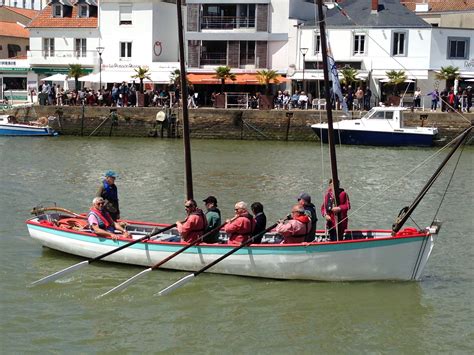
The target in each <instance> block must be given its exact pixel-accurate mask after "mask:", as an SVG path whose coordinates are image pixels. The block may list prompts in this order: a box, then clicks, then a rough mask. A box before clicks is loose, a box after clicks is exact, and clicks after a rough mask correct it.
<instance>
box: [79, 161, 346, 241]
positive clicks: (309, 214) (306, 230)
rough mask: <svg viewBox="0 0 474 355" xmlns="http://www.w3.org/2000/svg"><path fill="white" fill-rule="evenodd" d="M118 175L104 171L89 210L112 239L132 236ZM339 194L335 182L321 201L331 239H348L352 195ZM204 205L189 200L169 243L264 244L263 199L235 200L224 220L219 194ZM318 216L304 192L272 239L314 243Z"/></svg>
mask: <svg viewBox="0 0 474 355" xmlns="http://www.w3.org/2000/svg"><path fill="white" fill-rule="evenodd" d="M117 177H118V175H117V174H116V173H115V172H114V171H111V170H109V171H107V172H106V173H105V175H104V179H103V181H102V183H101V185H100V187H99V189H98V191H97V194H96V197H94V199H93V201H92V206H91V208H90V211H89V214H88V223H89V226H90V228H91V229H92V230H93V231H94V232H95V233H96V234H97V235H98V236H101V237H110V238H112V239H117V238H118V237H119V236H120V235H122V236H125V237H129V233H128V232H127V230H126V226H125V225H124V224H123V223H121V222H120V221H119V219H120V208H119V199H118V190H117V186H116V185H115V180H116V178H117ZM338 197H339V198H338V201H339V204H338V205H336V203H335V201H336V199H335V198H334V185H333V183H332V181H331V180H330V181H329V185H328V189H327V191H326V193H325V196H324V200H323V203H322V205H321V215H322V216H323V218H324V219H325V224H326V225H325V229H326V233H325V235H326V236H327V240H330V241H338V240H343V239H344V237H345V235H344V233H345V230H346V229H347V227H348V217H347V213H348V210H349V209H350V208H351V206H350V202H349V196H348V195H347V193H346V192H345V191H344V189H340V191H339V196H338ZM203 203H204V207H205V211H204V209H201V208H199V207H198V204H197V202H196V201H195V200H193V199H189V200H187V201H185V203H184V208H185V211H186V216H185V219H184V220H183V221H177V222H176V228H177V231H178V233H179V237H173V239H172V240H170V241H182V242H185V243H196V242H200V241H201V240H202V241H203V242H204V243H209V244H212V243H221V242H226V243H228V244H233V245H242V244H244V243H249V242H251V243H253V244H259V243H262V242H263V237H264V234H265V232H268V231H269V229H267V226H266V224H267V218H266V216H265V212H264V207H263V205H262V203H260V202H254V203H252V204H251V205H250V207H249V206H248V205H247V203H245V202H244V201H239V202H237V203H235V205H234V216H233V217H232V218H229V219H226V220H225V221H224V222H223V219H222V215H221V211H220V210H219V208H218V206H217V198H216V197H215V196H208V197H206V198H205V199H204V200H203ZM317 220H318V218H317V213H316V207H315V205H314V204H313V203H312V202H311V196H310V195H309V194H307V193H302V194H300V195H299V196H298V198H297V203H296V204H295V205H294V206H292V208H291V213H290V214H289V215H288V216H287V217H286V218H284V219H282V220H279V221H278V223H277V224H276V227H275V228H274V230H273V231H274V232H275V233H276V237H275V238H274V239H273V240H272V241H271V242H273V243H282V244H294V243H304V242H306V243H311V242H313V241H315V240H316V223H317ZM221 230H223V231H224V232H225V233H226V235H227V239H225V240H222V239H221V236H220V231H221ZM267 242H269V241H267Z"/></svg>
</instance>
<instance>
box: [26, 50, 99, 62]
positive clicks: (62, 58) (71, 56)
mask: <svg viewBox="0 0 474 355" xmlns="http://www.w3.org/2000/svg"><path fill="white" fill-rule="evenodd" d="M27 56H28V61H29V62H30V63H31V64H42V65H43V64H82V65H96V64H97V65H98V63H99V55H98V54H97V51H76V50H56V49H55V50H29V51H28V53H27Z"/></svg>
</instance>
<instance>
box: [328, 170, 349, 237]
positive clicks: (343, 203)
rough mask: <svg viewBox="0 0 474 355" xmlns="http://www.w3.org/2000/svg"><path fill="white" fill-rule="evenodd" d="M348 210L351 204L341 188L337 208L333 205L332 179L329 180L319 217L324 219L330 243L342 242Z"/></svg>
mask: <svg viewBox="0 0 474 355" xmlns="http://www.w3.org/2000/svg"><path fill="white" fill-rule="evenodd" d="M350 208H351V202H350V201H349V195H348V194H347V193H346V192H345V191H344V189H342V188H339V206H336V205H335V200H334V184H333V183H332V179H329V186H328V189H327V191H326V194H325V195H324V202H323V204H322V206H321V215H322V216H323V217H324V218H325V219H326V228H327V230H328V232H329V238H330V239H331V241H337V240H343V238H344V231H345V230H346V229H347V227H348V225H349V220H348V218H347V211H349V210H350ZM336 217H337V221H336ZM336 224H337V226H336Z"/></svg>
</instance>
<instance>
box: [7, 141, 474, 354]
mask: <svg viewBox="0 0 474 355" xmlns="http://www.w3.org/2000/svg"><path fill="white" fill-rule="evenodd" d="M192 149H193V150H192V157H193V174H194V189H195V191H194V194H195V197H196V199H197V200H202V198H204V197H206V196H207V195H209V194H214V195H216V196H217V197H218V200H219V207H220V208H221V210H222V212H223V215H224V217H228V216H231V215H232V214H233V205H234V203H235V202H236V201H239V200H244V201H247V202H249V203H251V202H253V201H261V202H262V203H263V204H264V205H265V210H266V213H267V216H268V220H269V223H271V222H273V221H275V220H277V219H279V218H281V217H282V216H285V215H286V214H287V213H288V211H289V209H290V206H291V205H292V204H293V203H295V201H296V199H295V197H296V196H297V195H298V194H299V193H300V192H302V191H306V192H308V193H310V194H311V195H312V196H313V200H314V202H315V204H316V205H317V206H319V204H320V202H321V199H322V194H323V191H324V188H325V186H326V181H327V178H328V176H329V173H330V170H329V166H328V160H327V158H326V157H324V159H323V158H322V156H323V154H321V151H320V150H319V146H318V145H317V144H310V143H282V142H247V141H207V140H202V141H193V142H192ZM326 149H327V147H326V146H324V150H326ZM182 151H183V148H182V143H181V142H180V141H175V140H160V139H124V138H118V139H103V138H100V139H99V138H95V139H81V138H71V137H57V138H54V139H42V138H39V139H21V138H20V139H13V138H5V139H3V137H2V139H0V161H1V162H2V169H0V190H1V191H2V202H1V204H0V256H1V260H2V268H1V269H0V275H1V277H2V280H1V282H2V292H0V304H1V305H2V307H1V316H0V319H1V320H0V343H1V344H2V347H3V348H2V349H4V352H6V353H18V352H20V353H23V352H33V351H35V352H38V350H39V351H41V352H45V351H46V352H57V353H64V352H78V353H95V352H114V351H117V352H126V353H131V352H137V353H144V352H159V351H162V352H173V353H190V352H195V353H196V352H203V353H223V352H226V353H229V352H232V353H255V352H257V353H289V352H291V353H295V352H301V353H315V352H327V353H335V352H345V353H349V352H355V353H360V352H364V353H365V352H396V353H424V352H438V353H439V352H453V350H454V352H459V351H461V352H462V351H468V350H469V349H471V350H472V348H473V347H474V341H473V337H472V336H470V334H471V335H472V333H473V324H472V318H473V316H474V314H473V309H474V305H473V301H472V300H473V297H471V295H472V284H473V279H474V276H473V273H472V267H471V265H472V258H473V256H474V253H473V247H472V242H471V240H470V239H469V238H468V237H469V236H470V235H471V234H472V230H473V227H474V225H473V220H474V218H472V217H474V216H473V215H472V211H473V210H474V209H473V207H474V206H473V200H474V199H473V186H472V185H473V184H472V181H473V180H474V179H473V176H474V175H473V168H474V164H473V159H474V150H473V149H472V148H468V149H467V150H466V151H465V153H464V155H463V157H462V159H461V163H460V166H461V169H460V170H458V171H457V172H456V174H455V176H454V179H453V183H452V186H451V187H450V189H449V190H448V192H447V194H446V200H445V204H444V205H443V206H442V208H441V210H440V212H439V217H441V218H442V219H443V221H444V225H443V228H442V231H441V234H440V236H439V237H438V238H437V240H436V245H435V248H434V250H433V256H432V258H431V259H430V261H429V263H428V266H427V268H426V271H425V276H424V278H423V280H422V281H421V282H417V283H412V282H406V283H397V282H358V283H343V282H341V283H320V282H300V281H276V280H261V279H252V278H244V277H232V276H221V275H207V274H205V275H201V276H199V277H198V278H196V279H195V280H194V281H193V282H191V283H190V284H188V285H186V286H183V287H182V288H181V289H179V290H177V291H176V292H174V293H172V294H170V295H168V296H165V297H157V296H154V294H155V293H156V292H158V291H159V290H160V289H162V288H163V287H165V286H167V285H169V284H171V283H173V282H174V281H176V280H178V279H179V278H180V277H182V276H184V275H185V273H183V272H176V271H166V270H158V271H154V272H152V273H150V274H148V275H147V276H146V277H144V278H143V279H141V280H140V281H139V282H137V283H136V284H134V285H132V286H130V287H128V288H127V289H126V290H125V291H124V292H122V293H118V294H115V295H112V296H110V297H106V298H104V299H100V300H97V299H95V297H96V296H98V295H100V294H101V293H103V292H105V291H107V290H109V289H110V288H112V287H114V286H116V285H117V284H118V283H119V282H121V281H124V280H126V279H127V278H129V277H131V276H133V275H134V274H136V273H138V272H139V271H141V270H142V268H140V267H133V266H125V265H117V264H109V263H106V262H98V263H94V264H92V265H90V266H88V267H86V268H83V269H81V270H80V271H78V272H76V273H74V274H71V275H69V276H68V277H67V278H65V279H62V280H60V281H58V282H55V283H52V284H47V285H44V286H41V287H35V288H27V285H29V284H30V283H31V282H33V281H35V280H37V279H38V278H40V277H42V276H45V275H48V274H50V273H52V272H55V271H57V270H60V269H62V268H65V267H67V266H70V265H73V264H75V263H77V262H79V261H82V260H83V259H81V258H78V257H75V256H71V255H67V254H63V253H59V252H56V251H51V250H49V249H44V248H41V247H40V246H38V244H37V243H36V242H34V241H33V240H31V239H30V238H29V237H28V236H27V231H26V227H25V225H24V220H25V219H26V218H27V217H28V211H29V210H30V209H31V208H32V207H33V206H34V205H36V204H37V203H38V202H40V201H56V202H57V203H58V204H59V205H61V206H63V207H65V208H68V209H70V210H72V211H75V212H83V211H85V210H87V208H88V206H89V204H90V200H91V199H92V197H93V196H94V194H95V192H96V189H97V188H98V184H99V182H100V177H101V175H102V174H103V173H104V172H105V171H106V170H108V169H114V170H116V171H118V172H119V174H120V178H119V179H118V180H117V184H118V186H119V191H120V198H121V205H122V214H123V216H124V217H127V218H131V219H137V220H153V221H160V222H174V221H176V220H177V219H179V218H181V217H183V216H184V210H183V199H184V191H185V188H184V173H183V166H184V163H183V159H182V155H183V153H182ZM434 152H435V150H434V149H419V148H405V149H397V148H367V147H338V162H339V164H340V171H339V175H340V179H341V182H342V185H343V187H344V188H346V190H347V191H348V192H349V194H350V198H351V203H352V212H353V214H352V215H351V216H350V223H351V226H353V227H354V228H366V227H378V228H389V227H390V226H391V224H392V223H393V220H394V218H395V217H396V215H397V214H398V211H399V210H400V208H401V207H403V206H405V205H407V204H410V203H411V201H412V200H413V198H414V196H415V195H416V194H417V193H418V191H419V190H420V188H421V187H422V186H423V184H424V182H425V180H426V178H427V177H428V176H430V175H431V173H432V172H433V171H434V168H435V165H436V164H435V162H430V163H429V166H428V167H426V168H423V169H421V170H420V171H418V172H417V173H416V174H415V175H411V176H409V177H406V178H402V177H403V176H404V175H405V174H406V173H407V172H408V171H410V170H411V169H412V168H413V167H415V166H416V165H417V164H418V163H419V162H420V161H422V160H424V159H426V158H428V157H429V156H430V155H431V154H433V153H434ZM325 153H326V152H324V155H325ZM448 178H449V176H443V177H442V178H441V179H440V180H439V182H437V183H436V184H435V186H434V188H433V191H432V192H430V193H429V194H428V195H427V196H426V199H425V200H424V201H423V202H422V203H421V204H420V206H419V209H417V211H416V213H415V214H414V216H413V219H414V221H415V222H416V223H418V224H419V225H420V226H425V225H426V223H429V222H430V221H431V219H432V218H433V217H434V213H435V210H436V208H437V207H438V204H439V201H440V198H441V197H442V195H443V193H444V189H445V187H446V183H447V181H448ZM392 185H393V187H392V188H390V189H389V188H388V187H389V186H392ZM199 202H200V201H199ZM459 211H462V213H460V212H459ZM460 214H461V215H462V216H461V218H460ZM410 224H411V225H413V222H412V221H410ZM318 226H321V221H319V222H318ZM25 334H27V336H28V342H25V341H24V338H25Z"/></svg>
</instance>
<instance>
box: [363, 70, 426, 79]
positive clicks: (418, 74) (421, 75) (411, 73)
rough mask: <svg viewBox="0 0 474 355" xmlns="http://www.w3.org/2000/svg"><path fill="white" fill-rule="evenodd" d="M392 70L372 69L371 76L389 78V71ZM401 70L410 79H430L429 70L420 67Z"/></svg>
mask: <svg viewBox="0 0 474 355" xmlns="http://www.w3.org/2000/svg"><path fill="white" fill-rule="evenodd" d="M391 70H392V69H374V70H372V73H371V76H372V78H373V79H387V72H389V71H391ZM400 70H403V71H404V72H405V75H406V76H407V78H408V79H412V80H415V79H417V80H421V79H428V70H420V69H400ZM397 71H398V70H397Z"/></svg>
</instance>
